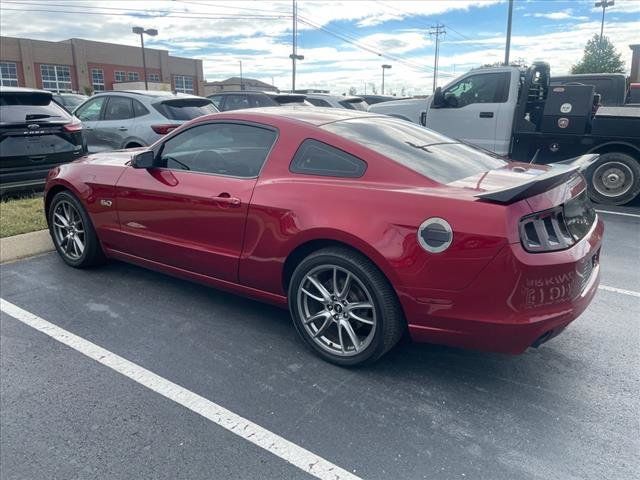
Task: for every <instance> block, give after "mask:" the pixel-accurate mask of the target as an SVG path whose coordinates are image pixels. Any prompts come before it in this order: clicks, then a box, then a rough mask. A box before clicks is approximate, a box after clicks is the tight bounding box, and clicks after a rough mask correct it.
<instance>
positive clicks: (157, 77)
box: [147, 73, 160, 82]
mask: <svg viewBox="0 0 640 480" xmlns="http://www.w3.org/2000/svg"><path fill="white" fill-rule="evenodd" d="M147 78H148V79H149V81H150V82H160V74H159V73H149V74H148V75H147Z"/></svg>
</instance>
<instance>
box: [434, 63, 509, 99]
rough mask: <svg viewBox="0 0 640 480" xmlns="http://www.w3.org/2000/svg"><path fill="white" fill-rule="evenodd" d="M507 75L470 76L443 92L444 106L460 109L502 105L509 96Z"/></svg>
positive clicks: (501, 73) (500, 73) (485, 74)
mask: <svg viewBox="0 0 640 480" xmlns="http://www.w3.org/2000/svg"><path fill="white" fill-rule="evenodd" d="M508 86H509V73H508V72H497V73H482V74H478V75H470V76H468V77H466V78H464V79H462V80H461V81H459V82H458V83H456V84H454V85H452V86H450V87H449V88H447V89H446V90H445V91H444V92H443V95H444V99H445V102H446V106H448V107H450V108H462V107H465V106H467V105H471V104H474V103H504V102H506V101H507V98H508V96H509V88H508Z"/></svg>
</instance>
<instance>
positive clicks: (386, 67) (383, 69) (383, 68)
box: [382, 64, 391, 95]
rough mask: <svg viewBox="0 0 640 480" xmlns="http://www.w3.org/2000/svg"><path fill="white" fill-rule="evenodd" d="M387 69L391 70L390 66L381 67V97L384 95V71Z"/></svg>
mask: <svg viewBox="0 0 640 480" xmlns="http://www.w3.org/2000/svg"><path fill="white" fill-rule="evenodd" d="M388 68H391V65H386V64H384V65H382V95H384V71H385V70H386V69H388Z"/></svg>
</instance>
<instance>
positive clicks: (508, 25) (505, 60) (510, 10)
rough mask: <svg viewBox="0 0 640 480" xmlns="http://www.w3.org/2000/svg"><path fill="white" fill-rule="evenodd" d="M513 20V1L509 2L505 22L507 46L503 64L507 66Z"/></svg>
mask: <svg viewBox="0 0 640 480" xmlns="http://www.w3.org/2000/svg"><path fill="white" fill-rule="evenodd" d="M512 19H513V0H509V18H508V20H507V44H506V45H505V48H504V64H505V66H508V65H509V51H510V50H511V20H512Z"/></svg>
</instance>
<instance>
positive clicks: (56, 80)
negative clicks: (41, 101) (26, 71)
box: [40, 65, 72, 92]
mask: <svg viewBox="0 0 640 480" xmlns="http://www.w3.org/2000/svg"><path fill="white" fill-rule="evenodd" d="M40 75H41V76H42V88H44V89H45V90H51V91H53V92H71V91H72V87H71V67H69V65H40Z"/></svg>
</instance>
